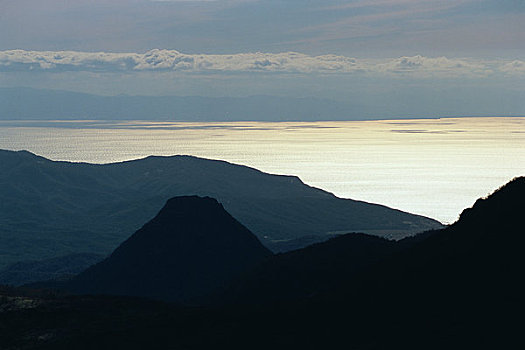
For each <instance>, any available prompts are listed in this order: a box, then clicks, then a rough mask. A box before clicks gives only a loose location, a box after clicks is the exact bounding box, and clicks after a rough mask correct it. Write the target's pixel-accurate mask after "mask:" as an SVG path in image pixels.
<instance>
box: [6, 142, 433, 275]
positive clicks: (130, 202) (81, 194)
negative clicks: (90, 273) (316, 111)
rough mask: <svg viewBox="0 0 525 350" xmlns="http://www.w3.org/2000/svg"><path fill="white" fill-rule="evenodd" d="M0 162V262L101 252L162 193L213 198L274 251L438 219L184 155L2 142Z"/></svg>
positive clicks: (160, 201)
mask: <svg viewBox="0 0 525 350" xmlns="http://www.w3.org/2000/svg"><path fill="white" fill-rule="evenodd" d="M0 165H1V166H0V268H1V267H2V265H4V266H5V265H7V264H9V263H12V262H16V261H21V260H40V259H47V258H52V257H57V256H63V255H67V254H72V253H80V252H86V253H96V254H103V255H107V254H109V253H110V252H111V251H112V250H114V249H115V248H116V247H117V246H118V245H119V244H120V243H122V242H123V241H124V240H125V239H126V238H128V237H129V236H130V235H131V234H132V233H133V232H135V231H136V230H137V229H139V228H140V227H141V226H142V225H143V224H144V223H145V222H147V221H148V220H150V219H151V218H152V217H154V216H155V214H156V213H158V211H159V210H160V208H162V206H163V205H164V203H165V202H166V201H167V200H168V199H169V198H172V197H175V196H184V195H199V196H210V197H213V198H217V199H218V200H219V201H220V202H221V203H223V205H224V207H225V208H226V210H228V212H229V213H231V214H232V215H233V216H234V217H235V218H237V219H238V220H239V221H240V222H241V223H242V224H243V225H245V226H246V227H247V228H248V229H249V230H250V231H252V232H253V233H254V234H255V235H256V236H257V237H258V238H259V239H260V240H261V242H262V243H263V244H265V245H266V246H268V247H270V246H271V249H274V250H275V251H279V250H280V247H281V245H282V246H283V247H284V248H285V249H291V248H297V247H303V246H305V245H307V244H308V243H310V242H316V241H322V240H325V239H326V238H328V237H331V235H330V234H329V233H331V232H353V231H361V232H362V231H367V230H380V231H382V232H386V235H388V234H399V235H401V236H402V235H407V234H413V233H416V232H419V231H424V230H427V229H431V228H436V227H441V225H440V224H439V223H438V222H436V221H435V220H432V219H428V218H425V217H422V216H418V215H412V214H409V213H404V212H402V211H399V210H394V209H391V208H388V207H385V206H381V205H376V204H370V203H365V202H360V201H354V200H350V199H341V198H337V197H335V196H334V195H333V194H331V193H328V192H325V191H322V190H320V189H316V188H313V187H310V186H307V185H305V184H304V183H302V182H301V180H300V179H299V178H297V177H294V176H280V175H270V174H266V173H263V172H261V171H258V170H256V169H253V168H249V167H245V166H240V165H235V164H231V163H227V162H223V161H215V160H208V159H201V158H196V157H190V156H173V157H148V158H145V159H139V160H135V161H128V162H122V163H113V164H105V165H95V164H85V163H70V162H54V161H50V160H48V159H45V158H43V157H39V156H36V155H34V154H31V153H29V152H24V151H21V152H12V151H1V150H0ZM305 236H308V240H306V241H305V240H301V238H302V237H305ZM294 239H299V240H298V241H295V243H294V244H292V245H290V244H287V242H289V240H294ZM306 242H308V243H306ZM0 282H1V281H0Z"/></svg>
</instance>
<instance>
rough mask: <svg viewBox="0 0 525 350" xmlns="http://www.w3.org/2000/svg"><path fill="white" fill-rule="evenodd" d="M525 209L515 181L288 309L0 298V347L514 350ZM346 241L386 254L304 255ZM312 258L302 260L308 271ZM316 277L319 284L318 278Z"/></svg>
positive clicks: (524, 184)
mask: <svg viewBox="0 0 525 350" xmlns="http://www.w3.org/2000/svg"><path fill="white" fill-rule="evenodd" d="M524 199H525V178H523V177H522V178H517V179H515V180H513V181H512V182H510V183H509V184H507V185H506V186H504V187H502V188H501V189H500V190H498V191H496V192H495V193H494V194H492V195H491V196H489V197H488V198H486V199H481V200H479V201H477V202H476V204H475V205H474V206H473V207H472V208H471V209H467V210H465V211H464V212H463V214H462V215H461V217H460V219H459V220H458V222H456V223H455V224H454V225H452V226H450V227H448V228H446V229H443V230H436V231H435V232H433V233H428V234H427V236H421V237H419V239H418V238H414V240H413V241H412V242H410V244H409V246H407V247H406V249H402V250H400V251H398V252H395V253H394V254H391V255H389V256H385V259H380V261H377V262H371V264H369V265H368V266H365V268H364V269H363V270H362V271H363V273H361V274H354V273H350V274H348V275H347V274H346V273H345V271H348V269H349V267H345V264H347V263H348V266H351V264H350V263H349V262H350V261H351V260H352V258H351V257H352V256H353V255H352V254H349V255H348V256H349V257H350V258H348V259H349V260H348V261H347V260H346V259H345V258H344V257H343V255H340V257H339V258H337V257H336V258H334V261H336V260H337V259H341V260H339V261H338V263H336V264H331V265H329V267H327V270H328V269H334V274H337V273H338V272H341V273H340V276H339V278H340V282H339V283H338V284H336V285H332V287H330V288H327V289H323V290H321V292H320V293H318V294H316V295H311V296H307V297H306V298H300V299H299V300H289V301H287V302H286V303H275V304H273V303H267V304H265V305H263V306H257V305H247V304H241V305H238V306H235V305H228V306H227V307H222V308H209V309H202V308H201V309H175V308H173V307H168V306H166V307H164V308H162V306H160V307H155V306H154V305H149V306H148V307H146V308H144V306H143V305H144V302H143V303H141V302H140V301H137V300H135V301H133V300H129V299H125V298H115V299H114V300H113V301H111V302H109V301H108V300H107V299H105V298H101V297H99V298H93V297H74V298H58V299H56V301H54V300H55V299H49V298H48V299H46V298H37V299H36V300H34V299H31V298H28V297H19V298H18V299H17V298H16V297H14V296H12V293H13V292H11V294H9V295H10V296H8V297H3V298H0V301H1V302H2V303H3V305H4V306H2V305H0V327H1V328H0V329H2V330H5V331H4V332H0V340H4V339H5V343H6V344H8V345H9V346H11V347H12V348H16V347H19V348H29V349H32V348H39V349H44V348H45V349H68V348H72V347H74V348H76V349H97V348H108V349H109V348H112V347H113V348H115V347H119V346H125V347H126V348H127V349H133V348H135V349H140V348H144V347H148V348H157V349H164V348H173V349H178V348H180V349H209V348H217V349H223V348H228V349H245V348H247V347H249V348H251V349H291V348H293V349H472V348H479V349H481V348H521V347H522V344H523V337H522V325H521V324H522V322H521V321H520V320H521V318H522V311H523V306H524V302H523V295H525V290H524V287H523V283H521V282H522V281H521V279H522V278H521V276H522V271H523V268H524V267H525V266H524V265H525V264H524V255H523V253H522V250H523V243H524V242H523V240H524V236H523V232H524V230H523V215H522V213H523V208H524V207H525V206H524ZM345 239H349V240H350V239H354V240H356V241H359V240H363V239H366V242H369V243H370V245H368V246H369V247H373V246H376V247H382V246H387V245H388V243H386V242H384V241H382V240H380V239H374V238H372V239H369V237H365V236H361V235H356V236H348V237H346V236H345V237H341V238H339V239H334V240H332V241H329V242H326V243H324V244H320V245H317V246H314V247H310V248H308V249H311V251H310V253H309V254H308V256H310V257H311V259H313V260H316V261H317V262H318V263H319V265H321V264H322V261H326V259H329V258H327V256H328V257H329V255H330V254H336V255H337V253H335V252H337V251H338V249H339V245H341V246H343V245H344V240H345ZM383 243H386V244H384V245H383ZM308 249H304V250H303V253H300V252H296V253H295V254H298V256H300V255H301V254H304V252H306V251H308ZM374 249H375V248H374ZM316 252H317V253H316ZM353 253H357V254H361V252H360V251H357V252H353ZM316 255H317V256H318V257H316ZM286 256H288V257H290V259H291V260H292V261H293V264H291V266H292V267H291V269H290V270H292V271H293V273H292V274H290V276H292V275H294V274H295V273H296V272H300V269H299V266H300V263H298V262H299V261H300V259H296V258H293V259H292V257H293V256H294V255H293V254H292V253H288V254H283V255H282V256H281V258H279V259H280V260H276V261H278V262H279V263H281V261H284V260H283V259H285V258H284V257H286ZM305 256H306V255H305ZM363 256H368V254H367V253H366V251H365V252H363ZM323 259H324V260H323ZM313 260H312V261H304V262H305V264H306V265H305V268H306V269H307V270H308V269H309V270H311V269H312V267H313V266H315V265H316V261H313ZM285 266H286V263H285V262H283V263H282V267H281V268H285ZM314 276H315V275H314ZM263 277H264V276H263ZM315 278H316V279H318V281H320V282H321V283H323V281H322V278H323V277H322V276H321V277H320V278H319V275H318V276H317V277H315ZM298 280H299V281H300V282H301V281H302V277H301V278H299V279H298ZM287 283H288V282H287ZM301 283H302V282H301ZM291 284H292V283H291V282H290V283H288V285H287V286H286V285H285V286H286V288H290V285H291ZM292 287H293V285H292ZM270 291H271V289H270ZM270 299H271V298H270ZM2 303H0V304H2ZM97 305H99V306H100V307H97ZM115 305H118V307H117V308H116V307H115ZM141 305H142V306H141ZM119 308H120V311H119ZM159 309H161V310H164V312H159ZM2 310H7V311H2ZM50 320H51V322H50ZM124 320H125V321H124ZM153 340H154V341H153Z"/></svg>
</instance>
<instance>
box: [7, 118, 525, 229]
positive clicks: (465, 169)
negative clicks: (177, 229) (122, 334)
mask: <svg viewBox="0 0 525 350" xmlns="http://www.w3.org/2000/svg"><path fill="white" fill-rule="evenodd" d="M0 148H2V149H9V150H22V149H24V150H28V151H31V152H33V153H36V154H38V155H41V156H44V157H47V158H50V159H53V160H67V161H75V162H91V163H109V162H117V161H124V160H130V159H136V158H142V157H145V156H148V155H175V154H189V155H194V156H199V157H205V158H212V159H221V160H226V161H230V162H233V163H238V164H243V165H248V166H251V167H255V168H257V169H260V170H262V171H265V172H269V173H274V174H289V175H297V176H299V177H300V178H301V179H302V180H303V181H304V182H305V183H307V184H309V185H311V186H315V187H319V188H322V189H324V190H327V191H329V192H332V193H334V194H336V195H337V196H339V197H344V198H352V199H358V200H364V201H367V202H374V203H380V204H385V205H388V206H390V207H393V208H398V209H401V210H405V211H409V212H412V213H417V214H422V215H425V216H429V217H432V218H435V219H437V220H439V221H441V222H443V223H452V222H454V221H455V220H456V219H457V218H458V215H459V214H460V213H461V211H462V210H463V209H464V208H466V207H469V206H471V205H472V204H473V203H474V201H475V200H476V199H477V198H479V197H483V196H486V195H488V194H489V193H491V192H492V191H494V190H495V189H497V188H498V187H499V186H501V185H503V184H505V183H506V182H507V181H509V180H511V179H512V178H513V177H516V176H519V175H525V118H521V117H520V118H518V117H513V118H444V119H422V120H386V121H349V122H315V123H312V122H304V123H297V122H293V123H291V122H290V123H288V122H286V123H285V122H281V123H266V122H228V123H189V122H141V121H133V122H100V121H44V122H40V121H27V122H20V121H0ZM0 166H1V164H0Z"/></svg>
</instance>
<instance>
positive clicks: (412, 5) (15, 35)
mask: <svg viewBox="0 0 525 350" xmlns="http://www.w3.org/2000/svg"><path fill="white" fill-rule="evenodd" d="M21 86H23V87H33V88H41V89H60V90H70V91H78V92H88V93H93V94H101V95H119V94H131V95H179V96H187V95H198V96H214V97H219V96H232V97H242V96H250V95H275V96H290V97H320V98H327V99H333V100H337V101H345V102H348V101H354V100H357V101H366V102H367V103H368V105H371V106H372V107H370V108H372V109H373V102H374V101H375V100H378V99H380V100H382V101H392V102H395V103H397V104H400V103H401V104H406V108H405V109H404V111H406V113H407V114H410V112H413V111H417V113H419V111H422V112H421V113H427V114H428V115H436V116H437V115H439V114H442V113H445V114H447V115H463V114H471V115H494V114H501V115H525V102H524V101H525V1H523V0H499V1H494V0H454V1H444V0H432V1H430V0H368V1H363V0H354V1H340V0H322V1H321V0H285V1H279V0H215V1H214V0H208V1H200V0H186V1H180V0H171V1H170V0H163V1H151V0H111V1H110V0H89V1H88V0H75V1H67V0H17V1H13V0H0V87H21ZM400 101H401V102H400ZM411 108H412V109H411ZM469 112H470V113H469ZM371 113H375V111H373V110H372V111H371ZM377 113H378V115H379V114H381V116H382V117H384V116H385V115H388V110H385V108H384V107H382V109H381V110H377ZM398 113H403V110H401V112H398ZM353 117H355V116H353Z"/></svg>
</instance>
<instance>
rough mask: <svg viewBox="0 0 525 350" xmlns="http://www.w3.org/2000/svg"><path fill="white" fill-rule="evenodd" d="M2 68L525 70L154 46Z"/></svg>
mask: <svg viewBox="0 0 525 350" xmlns="http://www.w3.org/2000/svg"><path fill="white" fill-rule="evenodd" d="M0 71H4V72H16V71H45V72H67V71H84V72H102V73H103V72H123V73H132V72H141V71H150V72H154V71H175V72H188V73H199V72H219V73H220V72H223V73H243V72H276V73H324V74H332V73H333V74H372V75H381V76H382V75H389V76H407V75H408V76H414V77H458V76H471V77H483V76H490V75H502V76H506V75H517V74H519V75H521V74H525V62H524V61H520V60H514V61H510V60H480V59H469V58H462V59H457V58H447V57H424V56H419V55H418V56H411V57H400V58H395V59H356V58H351V57H347V56H338V55H320V56H310V55H306V54H302V53H297V52H283V53H260V52H256V53H238V54H231V55H228V54H223V55H210V54H191V55H190V54H184V53H181V52H179V51H176V50H160V49H154V50H150V51H148V52H145V53H110V52H79V51H27V50H7V51H0Z"/></svg>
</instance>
